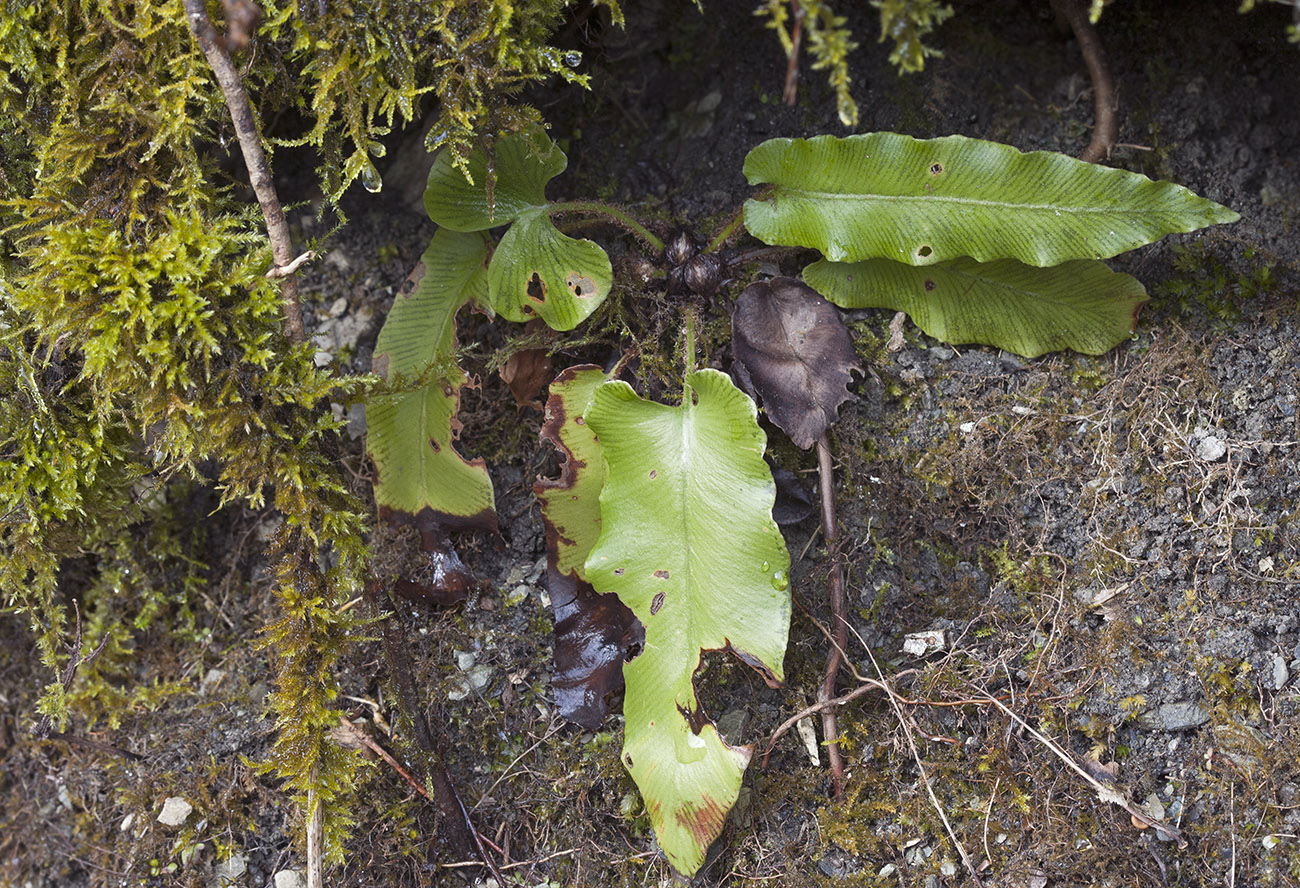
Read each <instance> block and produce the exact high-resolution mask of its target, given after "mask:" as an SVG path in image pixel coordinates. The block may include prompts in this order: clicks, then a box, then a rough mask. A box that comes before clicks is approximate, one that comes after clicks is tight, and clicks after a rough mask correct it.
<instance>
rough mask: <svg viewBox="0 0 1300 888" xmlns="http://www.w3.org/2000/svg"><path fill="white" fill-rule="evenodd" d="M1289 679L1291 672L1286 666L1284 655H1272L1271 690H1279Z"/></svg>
mask: <svg viewBox="0 0 1300 888" xmlns="http://www.w3.org/2000/svg"><path fill="white" fill-rule="evenodd" d="M1290 680H1291V672H1290V670H1289V669H1287V666H1286V657H1284V656H1282V655H1281V654H1274V655H1273V690H1275V691H1280V690H1282V689H1283V688H1284V687H1286V683H1287V682H1288V681H1290Z"/></svg>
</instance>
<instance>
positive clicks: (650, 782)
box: [585, 370, 790, 875]
mask: <svg viewBox="0 0 1300 888" xmlns="http://www.w3.org/2000/svg"><path fill="white" fill-rule="evenodd" d="M585 417H586V420H587V424H588V425H590V426H591V429H592V431H593V432H594V433H595V434H596V435H597V436H598V437H599V440H600V447H601V453H602V454H604V457H605V464H606V466H607V475H606V478H605V484H604V488H603V489H602V491H601V494H600V520H601V533H600V538H599V540H598V541H597V543H596V545H595V547H594V548H593V549H592V550H591V554H590V555H589V556H588V557H587V565H586V569H587V578H588V579H589V580H590V581H591V584H592V586H593V587H595V588H596V589H597V590H598V591H601V592H615V593H617V594H618V596H619V598H621V599H622V600H623V603H624V604H626V605H627V606H628V607H630V608H631V609H632V612H633V613H635V614H636V616H637V619H639V620H640V621H641V623H642V624H643V625H644V626H645V635H646V637H645V648H644V650H642V652H641V653H640V654H639V655H638V656H637V657H636V658H635V659H633V660H632V661H631V662H629V663H628V664H627V665H626V666H625V667H624V670H623V674H624V678H625V679H626V681H627V692H626V694H625V696H624V700H623V715H624V717H625V719H626V728H625V733H624V742H623V763H624V765H625V766H626V767H627V769H628V771H629V772H630V773H631V774H632V779H634V780H635V781H636V784H637V787H638V788H639V789H640V790H641V795H642V798H644V799H645V805H646V810H647V812H648V813H649V815H650V822H651V823H652V824H653V826H654V829H655V834H656V835H657V836H658V838H659V846H660V847H661V848H662V849H663V851H664V854H665V855H666V856H667V857H668V860H669V862H670V863H672V865H673V866H674V867H675V868H676V869H677V870H678V871H679V872H681V873H684V874H688V875H689V874H692V873H694V872H695V871H696V870H698V869H699V868H700V866H701V864H702V863H703V862H704V855H705V852H706V851H707V849H708V847H709V844H710V843H711V842H712V841H713V840H714V839H716V838H717V837H718V834H719V833H720V832H721V831H722V826H723V823H724V822H725V820H726V817H727V812H728V811H729V810H731V808H732V806H733V805H734V804H735V802H736V798H737V795H738V793H739V791H740V783H741V778H742V777H743V775H744V771H745V767H746V766H747V765H748V764H749V759H750V756H751V754H752V752H753V750H752V747H749V746H739V747H737V746H731V745H728V744H727V743H726V742H725V741H724V740H723V739H722V737H721V735H720V734H719V733H718V730H717V728H716V726H715V725H714V724H713V722H711V721H710V720H709V719H708V717H707V716H706V715H705V713H704V712H703V711H702V709H701V706H700V702H699V700H698V698H697V696H696V692H695V685H694V679H695V673H696V670H697V669H698V668H699V666H700V659H701V654H702V652H703V651H706V650H728V651H730V652H732V653H734V654H735V655H737V656H738V657H739V658H740V659H741V660H743V661H744V662H745V663H746V664H748V665H750V666H752V667H754V668H755V669H756V670H757V671H758V672H759V674H760V675H761V676H762V677H763V678H764V680H766V681H767V682H769V683H770V684H773V685H777V684H779V683H780V682H781V681H782V680H783V677H784V671H783V666H782V660H783V659H784V656H785V646H786V638H787V634H788V631H789V625H790V594H789V581H788V579H787V573H786V572H787V570H788V569H789V562H790V556H789V553H788V552H787V551H786V548H785V541H784V540H783V539H782V538H781V532H780V530H778V529H777V526H776V523H775V522H773V520H772V517H771V510H772V503H773V500H774V499H775V493H776V491H775V485H774V484H773V483H772V475H771V472H770V471H769V470H768V467H767V463H765V462H764V461H763V450H764V447H765V445H766V439H765V437H764V435H763V431H762V430H761V429H760V428H759V426H758V422H757V414H756V410H755V407H754V402H753V401H751V400H750V399H749V398H747V397H745V394H744V393H743V392H741V391H740V390H739V389H737V388H736V387H735V386H734V385H732V383H731V380H730V379H728V378H727V377H726V375H724V374H722V373H719V372H717V371H716V370H701V371H698V372H696V373H691V374H690V375H688V376H687V377H686V380H685V393H684V396H683V398H682V402H681V404H680V405H678V406H668V405H665V404H657V403H654V402H652V401H646V400H643V399H641V398H640V397H638V396H637V394H636V393H635V392H634V391H633V390H632V388H631V386H629V385H627V384H626V383H623V382H609V383H605V384H604V385H601V386H599V387H598V388H597V389H596V392H595V395H594V396H593V399H592V402H591V406H590V407H588V408H587V412H586V414H585Z"/></svg>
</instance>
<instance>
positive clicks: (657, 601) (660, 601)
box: [650, 592, 664, 617]
mask: <svg viewBox="0 0 1300 888" xmlns="http://www.w3.org/2000/svg"><path fill="white" fill-rule="evenodd" d="M663 606H664V593H662V592H659V593H658V594H656V595H655V597H654V598H653V599H651V601H650V616H652V617H653V616H654V615H655V614H657V613H659V609H660V608H661V607H663Z"/></svg>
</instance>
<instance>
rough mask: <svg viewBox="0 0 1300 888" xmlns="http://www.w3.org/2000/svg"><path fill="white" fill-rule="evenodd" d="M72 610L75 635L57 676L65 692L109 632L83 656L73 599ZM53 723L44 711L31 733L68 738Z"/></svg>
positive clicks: (101, 647) (78, 616)
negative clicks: (66, 661)
mask: <svg viewBox="0 0 1300 888" xmlns="http://www.w3.org/2000/svg"><path fill="white" fill-rule="evenodd" d="M72 610H73V614H74V623H75V626H76V631H77V634H76V637H74V638H73V640H72V644H70V645H68V646H67V650H68V665H67V666H65V667H63V674H62V675H60V676H59V684H60V685H61V686H62V687H63V692H64V693H65V694H66V693H67V692H68V690H69V689H70V688H71V687H72V682H73V679H75V678H76V677H77V670H78V669H80V668H81V667H82V666H83V665H88V664H90V663H92V662H94V660H95V658H96V657H98V656H99V655H100V654H101V653H103V651H104V648H105V647H106V646H107V645H108V638H109V634H108V633H107V632H105V633H104V637H103V638H101V639H100V640H99V645H98V646H96V648H95V649H94V650H93V651H91V652H90V653H89V654H88V655H85V656H83V655H82V652H81V651H82V647H81V608H80V607H79V606H78V605H77V602H76V600H75V599H74V600H73V602H72ZM53 725H54V719H53V718H52V717H51V716H50V715H49V713H46V714H45V715H43V716H41V720H40V721H39V722H37V723H36V725H35V727H33V728H32V734H33V735H35V736H36V738H37V739H39V740H45V739H48V738H51V737H57V738H58V739H61V740H66V739H69V738H68V737H67V736H66V735H64V734H63V733H62V732H60V731H54V730H53ZM91 742H93V741H91Z"/></svg>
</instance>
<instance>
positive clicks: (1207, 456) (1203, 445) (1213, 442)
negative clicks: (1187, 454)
mask: <svg viewBox="0 0 1300 888" xmlns="http://www.w3.org/2000/svg"><path fill="white" fill-rule="evenodd" d="M1227 452H1228V445H1227V444H1226V443H1225V442H1224V441H1223V440H1222V439H1220V438H1218V437H1216V436H1214V435H1206V436H1205V437H1204V438H1202V439H1201V440H1199V441H1197V442H1196V456H1197V458H1199V459H1203V460H1205V461H1206V462H1217V461H1218V460H1221V459H1223V455H1224V454H1225V453H1227Z"/></svg>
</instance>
